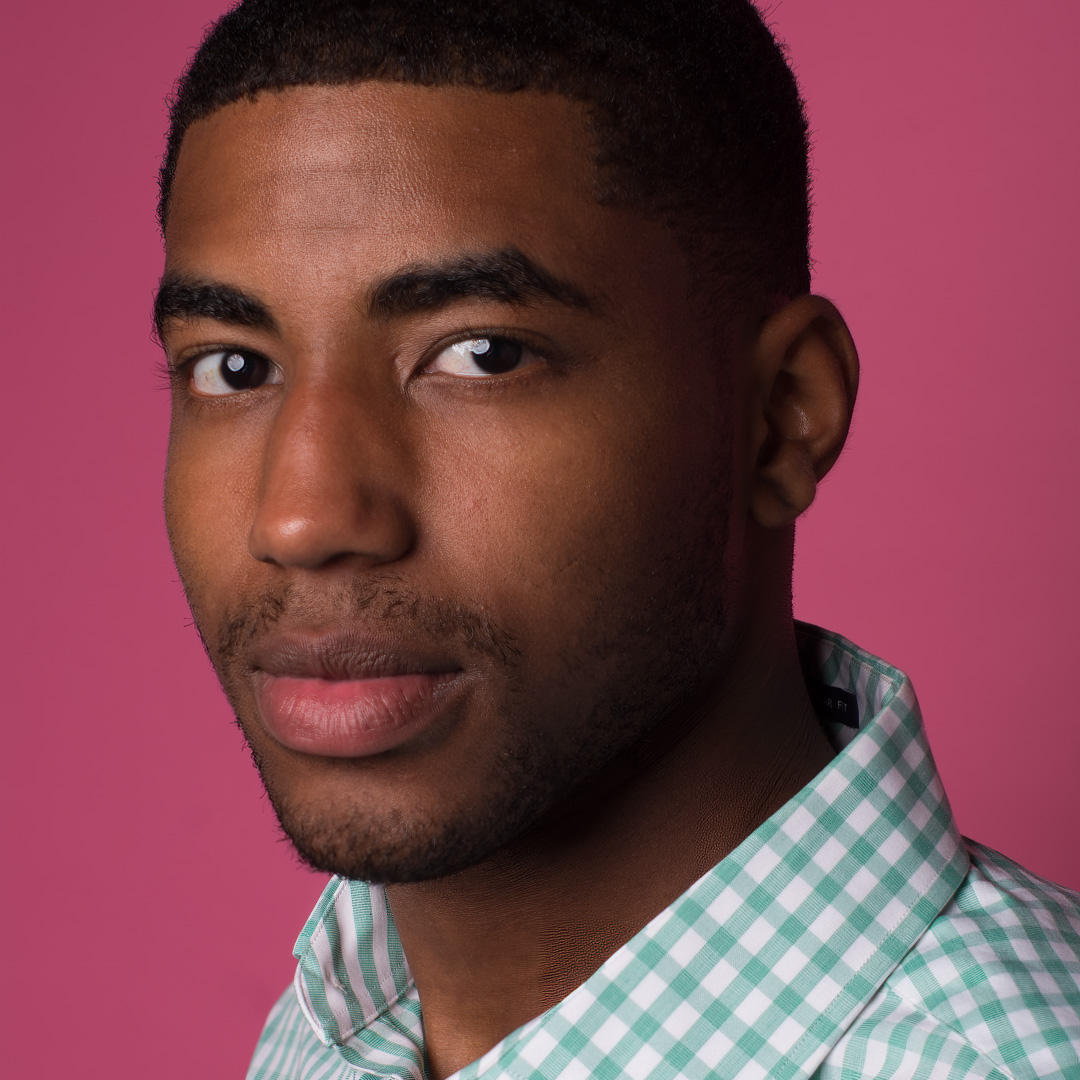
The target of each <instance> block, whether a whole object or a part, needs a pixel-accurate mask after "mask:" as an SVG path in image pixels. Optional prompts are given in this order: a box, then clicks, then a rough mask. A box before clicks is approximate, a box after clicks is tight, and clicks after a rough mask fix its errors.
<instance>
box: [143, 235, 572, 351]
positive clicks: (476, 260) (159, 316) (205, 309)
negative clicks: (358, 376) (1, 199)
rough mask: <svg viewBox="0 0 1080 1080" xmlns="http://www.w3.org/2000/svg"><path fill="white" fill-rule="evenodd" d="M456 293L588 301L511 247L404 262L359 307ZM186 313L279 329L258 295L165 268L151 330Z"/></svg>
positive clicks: (435, 303)
mask: <svg viewBox="0 0 1080 1080" xmlns="http://www.w3.org/2000/svg"><path fill="white" fill-rule="evenodd" d="M457 300H490V301H495V302H497V303H502V304H511V305H515V306H518V307H527V306H529V305H531V304H536V303H542V302H544V301H549V302H553V303H557V304H562V305H564V306H566V307H572V308H579V309H582V310H585V311H591V310H592V307H593V305H592V301H591V300H590V299H589V297H588V295H587V294H586V293H585V292H584V291H583V290H582V289H580V288H578V287H577V286H576V285H573V284H571V283H570V282H568V281H565V280H563V279H561V278H558V277H556V276H555V275H554V274H552V273H551V272H550V271H548V270H546V269H544V267H542V266H540V265H539V264H538V263H536V262H534V261H533V260H532V259H530V258H529V257H528V256H527V255H525V254H523V253H522V252H521V251H519V250H518V249H517V248H512V247H511V248H504V249H502V250H500V251H492V252H484V253H481V254H475V255H463V256H459V257H457V258H454V259H450V260H447V261H446V262H442V263H434V264H426V263H425V264H417V265H415V266H408V267H405V268H404V269H402V270H399V271H397V272H396V273H394V274H392V275H391V276H389V277H386V278H384V279H383V280H382V281H379V282H376V283H375V285H374V286H372V288H371V290H370V292H369V295H368V301H367V310H368V315H369V316H370V317H371V318H373V319H378V320H380V321H389V320H391V319H400V318H404V317H406V316H408V315H415V314H417V313H419V312H424V311H428V312H430V311H437V310H438V309H439V308H443V307H446V306H447V305H449V304H452V303H454V302H455V301H457ZM191 319H213V320H214V321H215V322H221V323H231V324H232V325H234V326H247V327H250V328H252V329H255V330H266V331H269V332H270V333H275V334H276V333H278V332H279V327H278V323H277V320H276V319H275V318H274V316H273V315H272V314H271V312H270V309H269V307H267V305H266V304H264V303H263V302H262V301H261V300H259V299H258V297H255V296H252V295H251V294H249V293H245V292H243V291H242V290H241V289H238V288H236V287H235V286H233V285H228V284H225V283H223V282H218V281H206V280H202V279H199V278H194V277H189V276H187V275H183V274H177V273H169V272H166V273H165V275H164V276H163V277H162V279H161V284H160V285H159V286H158V291H157V294H156V295H155V297H154V327H155V329H156V330H157V334H158V337H159V338H160V337H161V336H162V333H163V331H164V329H165V326H166V325H167V324H168V323H170V322H172V321H174V320H176V321H184V320H191Z"/></svg>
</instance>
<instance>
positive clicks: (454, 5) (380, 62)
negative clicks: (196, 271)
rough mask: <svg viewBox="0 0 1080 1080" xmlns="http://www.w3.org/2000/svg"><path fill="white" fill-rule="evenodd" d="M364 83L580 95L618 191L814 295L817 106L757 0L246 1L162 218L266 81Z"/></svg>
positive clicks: (684, 234)
mask: <svg viewBox="0 0 1080 1080" xmlns="http://www.w3.org/2000/svg"><path fill="white" fill-rule="evenodd" d="M365 79H385V80H393V81H397V82H409V83H416V84H420V85H423V86H446V85H453V86H469V87H475V88H478V89H484V90H490V91H494V92H498V93H513V92H514V91H519V90H530V89H531V90H540V91H547V92H555V93H559V94H563V95H565V96H566V97H568V98H570V99H572V100H575V101H577V102H580V103H581V104H582V105H583V106H584V107H585V109H586V110H587V114H588V116H589V121H590V125H591V131H592V135H593V139H594V145H595V158H596V166H597V184H598V188H597V192H598V199H599V200H600V201H601V202H602V203H605V204H608V205H620V206H632V207H636V208H638V209H640V210H642V211H643V212H644V213H646V214H648V215H649V216H652V217H655V218H658V219H659V220H662V221H664V222H665V224H667V225H669V226H670V227H672V228H673V229H674V230H675V231H676V232H677V234H678V235H679V237H680V238H681V239H682V240H683V241H684V242H685V243H686V245H687V246H688V247H689V248H690V249H691V250H692V252H693V253H694V254H695V255H696V256H699V257H701V258H702V260H703V263H704V272H705V273H708V274H715V273H718V274H721V275H723V277H725V278H727V279H729V280H730V281H732V282H735V281H738V282H743V283H746V284H750V283H752V284H753V286H754V287H755V289H761V290H763V291H764V292H765V293H766V294H767V295H770V296H775V295H779V296H782V297H791V296H797V295H800V294H802V293H805V292H807V291H809V287H810V269H809V232H810V221H809V218H810V178H809V168H808V160H807V159H808V135H807V124H806V116H805V112H804V109H803V103H802V100H801V98H800V96H799V90H798V87H797V85H796V82H795V77H794V75H793V74H792V72H791V70H790V68H789V67H788V64H787V59H786V56H785V53H784V49H783V46H781V45H780V44H778V42H777V41H776V40H775V38H774V37H773V35H772V33H771V31H770V30H769V28H768V27H767V26H766V25H765V23H764V21H763V19H762V17H761V15H760V14H759V12H758V11H757V9H756V8H755V7H754V5H753V4H752V3H751V2H750V0H243V2H242V3H239V4H237V5H236V6H235V7H234V8H232V9H231V10H230V11H228V12H227V13H226V14H225V15H223V16H222V17H221V18H220V19H219V20H218V21H217V22H216V23H215V24H214V25H213V26H212V27H211V28H210V30H209V32H208V33H207V35H206V38H205V39H204V41H203V43H202V45H201V46H200V48H199V49H198V51H197V52H196V54H195V56H194V57H193V59H192V61H191V63H190V65H189V66H188V68H187V70H186V71H185V72H184V74H183V76H182V77H181V78H180V80H179V82H178V83H177V86H176V90H175V92H174V94H173V97H172V99H171V102H170V125H169V134H168V142H167V147H166V152H165V157H164V161H163V163H162V166H161V174H160V189H161V194H160V201H159V204H158V216H159V219H160V222H161V227H162V230H163V231H164V228H165V222H166V218H167V215H168V209H169V192H170V188H171V185H172V181H173V176H174V174H175V170H176V162H177V157H178V155H179V152H180V145H181V142H182V140H183V137H184V133H185V132H186V131H187V129H188V127H189V126H190V125H191V124H192V123H194V122H195V121H197V120H199V119H201V118H203V117H205V116H208V115H209V114H210V113H212V112H214V111H215V110H217V109H220V108H222V107H223V106H225V105H228V104H230V103H232V102H235V101H239V100H241V99H244V98H254V97H255V96H256V95H258V94H259V93H260V92H262V91H273V90H281V89H284V88H286V87H291V86H307V85H320V84H321V85H340V84H343V83H352V82H358V81H362V80H365Z"/></svg>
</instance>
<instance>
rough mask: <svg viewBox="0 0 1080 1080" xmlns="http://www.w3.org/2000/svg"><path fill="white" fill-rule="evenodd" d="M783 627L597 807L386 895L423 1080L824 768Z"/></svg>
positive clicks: (640, 922)
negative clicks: (418, 1034) (417, 1025)
mask: <svg viewBox="0 0 1080 1080" xmlns="http://www.w3.org/2000/svg"><path fill="white" fill-rule="evenodd" d="M786 626H787V633H786V635H785V636H784V640H783V641H782V642H779V643H778V642H776V641H775V640H774V641H772V642H770V643H769V646H768V648H764V647H761V646H755V645H754V644H753V643H749V642H748V643H746V645H744V647H743V649H741V650H740V655H739V656H737V657H735V658H734V662H733V663H731V664H730V665H729V667H728V670H730V671H733V672H737V673H738V675H737V676H736V677H735V678H733V679H732V680H731V681H730V682H729V683H728V684H727V685H725V686H723V687H721V688H720V689H719V690H718V692H717V694H715V695H714V696H713V697H712V698H710V700H709V701H708V702H707V704H706V705H704V706H703V707H702V708H700V709H699V710H698V715H697V717H696V718H695V720H694V722H692V723H688V724H685V725H681V727H678V728H677V729H679V730H683V731H684V733H683V734H682V737H681V738H680V739H678V741H676V742H674V743H673V744H671V745H665V746H663V747H661V748H659V752H658V753H657V754H655V755H652V757H651V760H650V763H649V765H648V766H647V767H645V768H641V769H638V770H637V771H635V772H633V773H632V775H630V776H629V777H628V778H622V779H621V780H620V782H619V783H618V784H617V785H616V786H614V787H610V786H606V785H605V786H603V788H602V790H603V791H604V794H603V796H602V798H599V799H597V800H596V801H595V802H589V803H588V804H587V805H585V804H584V803H581V804H579V805H576V806H575V808H574V810H573V811H572V812H570V813H567V814H563V815H562V816H560V817H559V819H558V820H555V821H553V822H551V823H550V824H548V825H545V826H544V827H542V828H540V829H535V830H533V831H531V832H530V833H529V834H528V835H527V836H524V837H522V838H520V839H519V840H517V841H515V842H514V843H513V844H511V845H509V846H507V847H506V848H504V849H502V850H501V851H499V852H498V853H497V854H496V855H494V856H492V857H491V858H490V859H488V860H486V861H484V862H483V863H481V864H478V865H477V866H474V867H471V868H470V869H468V870H466V871H463V872H462V873H459V874H455V875H452V876H451V877H447V878H441V879H438V880H436V881H430V882H420V883H416V884H408V885H393V886H390V887H388V889H387V894H388V896H389V898H390V904H391V907H392V909H393V913H394V921H395V923H396V925H397V928H398V932H399V934H400V935H401V941H402V945H403V946H404V949H405V954H406V956H407V957H408V959H409V965H410V967H411V969H412V972H413V975H414V977H415V980H416V986H417V991H418V993H419V995H420V1000H421V1003H422V1007H423V1013H424V1033H425V1043H426V1047H427V1055H428V1074H429V1077H430V1080H443V1078H444V1077H447V1076H449V1075H451V1074H452V1073H454V1072H456V1071H457V1070H458V1069H460V1068H462V1067H464V1066H465V1065H467V1064H469V1062H471V1061H474V1060H475V1059H476V1058H478V1057H480V1056H481V1055H482V1054H484V1053H485V1052H487V1051H488V1050H489V1049H491V1047H492V1046H494V1045H495V1044H496V1043H497V1042H499V1041H500V1040H501V1039H503V1038H504V1037H505V1036H506V1035H508V1034H510V1032H512V1031H514V1030H515V1029H516V1028H518V1027H520V1026H521V1025H522V1024H523V1023H526V1022H527V1021H528V1020H531V1019H532V1018H533V1017H535V1016H537V1015H539V1014H540V1013H542V1012H544V1011H546V1010H547V1009H549V1008H551V1006H553V1005H555V1004H557V1003H558V1002H559V1001H560V1000H562V998H564V997H565V996H566V995H567V994H568V993H569V992H570V991H571V990H573V989H574V988H575V987H576V986H578V985H579V984H580V983H582V982H584V981H585V980H586V979H587V978H588V977H589V976H590V975H591V974H593V972H595V971H596V969H597V968H598V967H599V966H600V965H601V964H602V963H603V962H604V960H605V959H607V957H608V956H610V955H611V954H612V953H613V952H614V951H616V950H617V949H618V948H619V947H620V946H622V945H623V944H625V943H626V942H627V941H629V940H630V938H632V937H633V936H634V935H635V934H636V933H637V932H638V931H639V930H640V929H641V928H642V927H644V926H645V924H646V923H648V922H649V921H650V920H651V919H652V918H653V917H654V916H655V915H657V914H659V913H660V912H661V911H662V910H663V909H664V908H666V907H668V906H669V905H670V904H671V903H673V902H674V901H675V900H676V899H677V898H678V897H679V896H680V895H681V894H682V893H683V892H685V891H686V890H687V889H688V888H689V887H690V886H691V885H692V884H693V883H694V882H695V881H696V880H697V879H698V878H700V877H701V876H702V875H703V874H705V873H706V872H707V871H708V870H709V869H711V868H712V867H713V866H715V865H716V863H718V862H719V861H720V860H721V859H723V858H724V857H725V856H726V855H728V854H729V853H730V852H731V851H732V850H733V849H734V848H735V847H737V846H738V845H739V844H740V843H741V842H742V840H744V839H745V838H746V837H747V836H748V835H749V834H750V833H751V832H753V830H754V829H756V828H757V827H758V825H760V824H761V823H762V822H763V821H765V820H766V818H768V817H769V816H770V815H771V814H772V813H774V812H775V811H776V810H777V809H779V808H780V807H781V806H783V804H784V803H785V802H787V801H788V799H790V798H791V797H792V796H793V795H794V794H795V793H796V792H797V791H799V790H800V789H801V788H802V787H804V786H805V785H806V784H807V783H808V782H809V781H810V780H811V779H812V778H813V777H814V776H815V775H816V774H817V773H818V772H820V770H821V769H822V768H824V767H825V765H826V764H827V763H828V762H829V760H830V759H831V757H832V755H833V751H832V749H831V747H830V746H829V744H828V742H827V741H826V739H825V737H824V735H823V734H822V732H821V729H820V726H819V725H818V723H817V720H816V718H815V716H814V713H813V709H812V707H811V705H810V701H809V699H808V697H807V693H806V687H805V684H804V682H803V679H802V675H801V672H800V670H799V664H798V656H797V654H796V650H795V641H794V634H793V631H792V630H791V628H790V622H788V623H787V624H786ZM598 786H599V785H598Z"/></svg>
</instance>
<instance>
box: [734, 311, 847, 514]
mask: <svg viewBox="0 0 1080 1080" xmlns="http://www.w3.org/2000/svg"><path fill="white" fill-rule="evenodd" d="M752 377H753V378H754V379H755V380H756V384H757V394H756V395H755V398H754V416H753V420H752V423H751V425H750V434H751V439H752V445H751V447H750V455H751V456H750V459H749V460H750V461H751V462H753V463H754V464H753V473H752V475H751V478H750V512H751V514H752V516H753V517H754V519H755V520H756V521H757V522H758V523H759V524H760V525H763V526H765V527H766V528H781V527H783V526H786V525H790V524H792V523H793V522H794V521H795V519H796V518H797V517H798V516H799V515H800V514H801V513H802V512H803V511H804V510H805V509H806V508H807V507H808V506H809V505H810V504H811V503H812V502H813V501H814V494H815V493H816V491H817V484H818V481H819V480H820V479H821V478H822V477H823V476H824V475H825V474H826V473H827V472H828V471H829V469H830V468H831V467H832V465H833V462H834V461H836V459H837V457H839V455H840V451H841V450H842V449H843V446H844V440H845V439H846V438H847V433H848V428H849V427H850V425H851V413H852V409H853V408H854V406H855V392H856V389H857V387H858V383H859V357H858V353H857V352H856V351H855V343H854V342H853V341H852V339H851V334H850V332H849V331H848V328H847V324H846V323H845V322H844V319H843V317H842V316H841V314H840V312H839V311H837V310H836V308H835V307H834V306H833V305H832V304H831V303H830V302H829V301H828V300H826V299H824V298H823V297H820V296H800V297H798V298H797V299H795V300H792V301H791V302H790V303H788V304H786V305H785V306H784V307H783V308H781V309H780V310H779V311H777V312H776V313H775V314H774V315H771V316H770V317H769V318H768V319H767V320H766V321H765V323H764V324H763V325H762V327H761V330H760V332H759V334H758V337H757V340H756V342H755V344H754V350H753V372H752Z"/></svg>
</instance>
